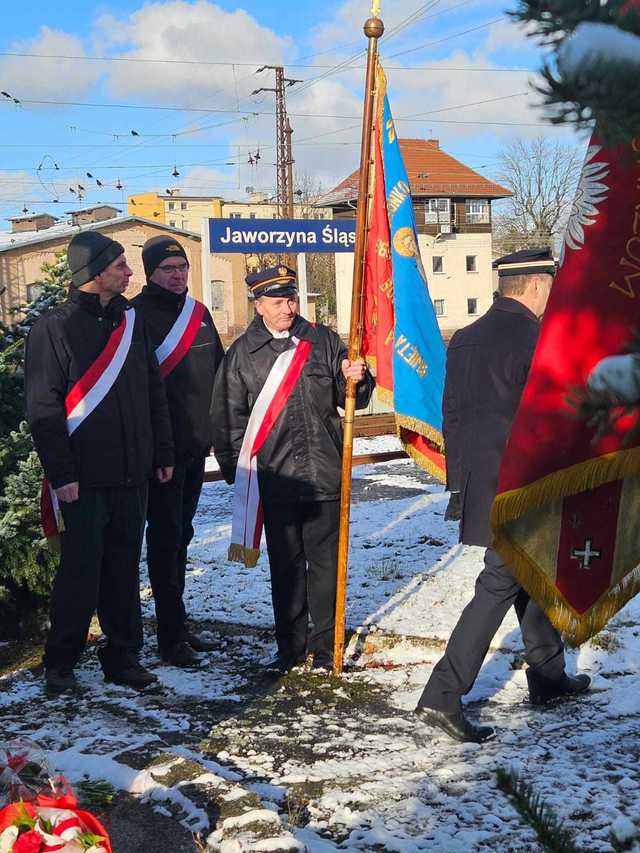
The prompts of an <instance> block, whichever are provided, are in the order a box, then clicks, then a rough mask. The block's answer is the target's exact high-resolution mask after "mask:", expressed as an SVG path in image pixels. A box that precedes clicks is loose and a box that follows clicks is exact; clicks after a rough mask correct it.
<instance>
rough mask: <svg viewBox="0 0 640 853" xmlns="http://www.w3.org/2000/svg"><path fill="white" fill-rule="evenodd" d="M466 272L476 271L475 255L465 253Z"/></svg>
mask: <svg viewBox="0 0 640 853" xmlns="http://www.w3.org/2000/svg"><path fill="white" fill-rule="evenodd" d="M467 272H478V264H477V258H476V255H467Z"/></svg>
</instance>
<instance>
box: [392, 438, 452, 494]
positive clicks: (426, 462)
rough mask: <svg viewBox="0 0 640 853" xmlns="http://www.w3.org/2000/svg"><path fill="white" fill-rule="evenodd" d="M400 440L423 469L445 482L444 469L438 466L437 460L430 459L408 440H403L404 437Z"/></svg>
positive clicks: (406, 451)
mask: <svg viewBox="0 0 640 853" xmlns="http://www.w3.org/2000/svg"><path fill="white" fill-rule="evenodd" d="M400 442H401V444H402V447H403V449H404V451H405V453H406V454H407V455H408V456H410V457H411V459H413V461H414V462H415V463H416V465H418V466H419V467H420V468H422V470H423V471H426V472H427V474H431V476H432V477H435V478H436V480H438V482H440V483H442V482H444V480H443V477H444V471H443V470H442V468H438V466H437V465H436V464H435V462H433V461H432V460H431V459H429V457H428V456H424V454H422V453H420V451H419V450H416V448H415V447H413V446H412V445H411V444H408V443H407V442H406V441H402V439H400Z"/></svg>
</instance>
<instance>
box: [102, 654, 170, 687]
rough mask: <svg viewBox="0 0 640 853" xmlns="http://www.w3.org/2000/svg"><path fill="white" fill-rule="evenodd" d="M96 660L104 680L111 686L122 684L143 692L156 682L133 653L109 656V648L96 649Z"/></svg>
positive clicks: (153, 676)
mask: <svg viewBox="0 0 640 853" xmlns="http://www.w3.org/2000/svg"><path fill="white" fill-rule="evenodd" d="M98 659H99V660H100V665H101V666H102V671H103V673H104V680H105V681H107V682H112V683H113V684H122V685H124V686H125V687H133V688H134V689H135V690H143V689H144V688H145V687H149V685H151V684H155V683H156V681H157V680H158V679H157V678H156V676H155V675H153V674H152V673H150V672H149V670H148V669H145V668H144V667H143V666H142V664H141V663H140V661H139V660H138V658H137V657H136V656H135V655H134V654H133V653H127V654H117V655H114V654H110V653H109V648H108V647H107V648H103V649H98Z"/></svg>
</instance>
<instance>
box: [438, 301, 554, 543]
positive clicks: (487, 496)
mask: <svg viewBox="0 0 640 853" xmlns="http://www.w3.org/2000/svg"><path fill="white" fill-rule="evenodd" d="M538 331H539V322H538V320H537V318H536V316H535V314H533V312H531V311H530V310H529V309H528V308H527V307H526V306H524V305H523V304H522V303H520V302H518V301H517V300H515V299H509V298H508V297H500V298H499V299H497V300H496V301H495V302H494V303H493V305H492V307H491V308H490V309H489V310H488V311H487V313H486V314H484V315H483V316H482V317H480V318H479V319H478V320H476V321H475V322H474V323H472V324H471V325H470V326H466V327H465V328H464V329H460V330H459V331H457V332H456V333H455V334H454V336H453V337H452V338H451V342H450V344H449V348H448V350H447V372H446V380H445V390H444V439H445V450H446V459H447V477H448V487H449V489H450V490H451V491H454V492H456V491H457V492H460V493H461V504H462V520H461V523H460V541H461V542H463V543H464V544H466V545H484V546H487V547H488V546H489V545H490V544H491V530H490V526H489V515H490V512H491V504H492V503H493V499H494V497H495V494H496V490H497V487H498V474H499V470H500V460H501V458H502V453H503V451H504V449H505V446H506V443H507V438H508V437H509V431H510V429H511V422H512V420H513V418H514V416H515V413H516V409H517V407H518V403H519V402H520V397H521V395H522V391H523V389H524V385H525V382H526V380H527V374H528V373H529V366H530V364H531V359H532V358H533V352H534V350H535V346H536V341H537V338H538Z"/></svg>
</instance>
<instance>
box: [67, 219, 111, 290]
mask: <svg viewBox="0 0 640 853" xmlns="http://www.w3.org/2000/svg"><path fill="white" fill-rule="evenodd" d="M123 253H124V246H122V245H121V244H120V243H117V242H116V241H115V240H112V239H111V238H110V237H106V236H105V235H104V234H101V233H100V232H99V231H81V232H80V233H79V234H76V235H75V237H74V238H73V240H72V241H71V242H70V243H69V248H68V249H67V260H68V262H69V269H70V270H71V283H72V284H73V286H74V287H81V285H83V284H86V283H87V282H88V281H91V280H92V279H94V278H95V277H96V276H97V275H100V273H101V272H103V270H105V269H106V268H107V267H108V266H109V264H110V263H112V262H113V261H115V259H116V258H119V257H120V255H122V254H123Z"/></svg>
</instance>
